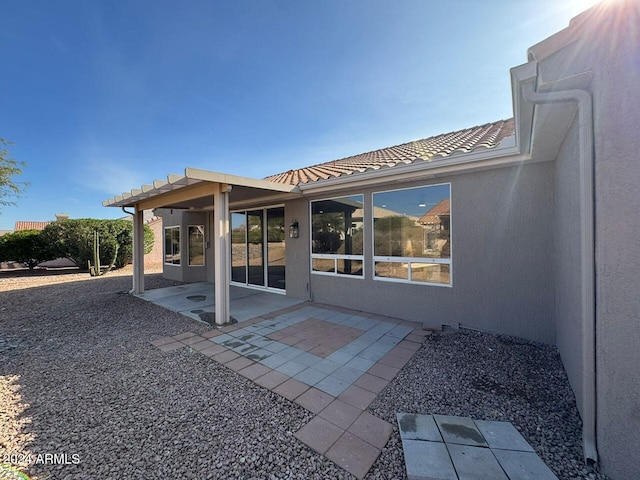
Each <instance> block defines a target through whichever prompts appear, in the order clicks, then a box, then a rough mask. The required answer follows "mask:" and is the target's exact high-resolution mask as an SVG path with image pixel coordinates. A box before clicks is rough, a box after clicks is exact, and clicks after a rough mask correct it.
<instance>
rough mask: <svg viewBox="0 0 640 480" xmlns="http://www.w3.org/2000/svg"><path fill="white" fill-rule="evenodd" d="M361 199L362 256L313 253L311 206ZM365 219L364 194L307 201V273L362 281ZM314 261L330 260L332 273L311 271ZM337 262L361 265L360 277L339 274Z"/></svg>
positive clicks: (363, 273)
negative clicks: (347, 261) (350, 261)
mask: <svg viewBox="0 0 640 480" xmlns="http://www.w3.org/2000/svg"><path fill="white" fill-rule="evenodd" d="M356 196H359V197H362V223H363V229H362V254H361V255H353V254H345V253H313V204H314V203H315V202H326V201H328V200H335V199H339V198H348V197H356ZM366 217H367V205H366V195H365V194H364V193H354V194H352V195H336V196H332V197H324V198H317V199H314V200H309V271H310V272H311V274H312V275H325V276H329V277H340V278H355V279H359V280H364V279H365V276H366V273H367V272H366V262H365V255H364V248H365V243H366V242H365V236H366V235H365V228H364V222H365V221H366V220H365V219H366ZM314 259H324V260H327V259H332V260H333V272H323V271H320V270H314V269H313V260H314ZM338 260H356V261H359V262H360V263H361V264H362V274H361V275H351V274H347V273H339V272H338Z"/></svg>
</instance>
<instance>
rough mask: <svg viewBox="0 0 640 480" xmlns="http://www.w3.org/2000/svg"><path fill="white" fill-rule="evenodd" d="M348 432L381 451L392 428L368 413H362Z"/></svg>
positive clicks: (387, 423)
mask: <svg viewBox="0 0 640 480" xmlns="http://www.w3.org/2000/svg"><path fill="white" fill-rule="evenodd" d="M348 432H349V433H353V434H354V435H355V436H357V437H359V438H361V439H362V440H364V441H365V442H367V443H369V444H371V445H373V446H374V447H376V448H379V449H380V450H382V449H383V448H384V446H385V445H386V444H387V441H389V437H390V436H391V432H393V426H392V425H391V424H390V423H389V422H385V421H384V420H381V419H380V418H378V417H376V416H374V415H371V414H370V413H369V412H362V414H360V416H359V417H358V418H357V419H356V421H355V422H353V424H352V425H351V426H350V427H349V429H348Z"/></svg>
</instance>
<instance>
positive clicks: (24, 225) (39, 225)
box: [13, 220, 51, 232]
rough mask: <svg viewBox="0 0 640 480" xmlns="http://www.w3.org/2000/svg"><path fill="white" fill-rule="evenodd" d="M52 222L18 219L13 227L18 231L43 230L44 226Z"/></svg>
mask: <svg viewBox="0 0 640 480" xmlns="http://www.w3.org/2000/svg"><path fill="white" fill-rule="evenodd" d="M50 223H51V222H25V221H21V220H18V221H17V222H16V224H15V226H14V227H13V230H14V231H16V232H20V231H22V230H43V229H44V227H46V226H47V225H49V224H50Z"/></svg>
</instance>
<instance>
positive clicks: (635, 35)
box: [540, 2, 640, 480]
mask: <svg viewBox="0 0 640 480" xmlns="http://www.w3.org/2000/svg"><path fill="white" fill-rule="evenodd" d="M627 3H628V4H627V5H626V6H624V5H623V6H621V7H620V8H622V9H623V10H622V13H621V15H609V16H608V17H604V16H602V15H600V16H599V17H594V19H593V20H592V24H591V26H590V27H589V28H588V29H587V31H586V33H585V34H584V35H583V36H582V37H581V38H580V39H579V40H578V41H577V42H575V43H573V44H570V45H568V46H567V47H565V48H563V49H561V50H560V51H558V52H557V53H555V54H554V55H552V56H550V57H549V58H547V59H545V60H543V61H542V62H541V64H540V67H541V72H542V75H543V78H544V80H545V81H547V82H548V81H552V80H556V79H559V78H562V77H566V76H570V75H574V74H576V73H580V72H583V71H590V72H592V73H593V80H592V82H591V85H590V87H589V92H590V93H591V94H592V97H593V119H594V120H593V124H594V130H595V138H594V142H595V143H594V153H595V159H594V168H595V189H594V191H595V244H596V246H595V264H596V267H595V269H596V271H595V288H596V298H595V299H594V302H595V311H596V326H595V328H596V372H597V373H596V375H597V378H596V385H597V387H596V388H597V399H596V402H597V422H596V423H597V447H598V453H599V463H600V467H601V469H602V471H604V472H605V473H606V474H607V475H609V477H610V478H611V479H612V480H626V479H631V478H640V462H638V459H637V452H639V451H640V248H639V245H640V214H639V213H638V212H640V166H639V165H640V164H639V163H638V161H639V157H638V138H639V137H638V129H639V128H640V87H639V85H640V30H638V25H640V6H639V5H638V4H637V3H633V2H627ZM632 4H633V5H634V7H635V10H632V9H631V8H630V7H631V5H632ZM577 141H578V137H577V128H576V125H575V124H574V125H573V126H572V128H571V130H570V131H569V134H568V136H567V137H566V138H565V142H564V144H563V146H562V148H561V150H560V153H559V155H558V159H557V162H556V175H555V177H556V188H555V195H556V205H555V208H554V214H555V219H554V229H555V231H556V238H555V242H554V244H555V247H556V261H555V272H556V275H555V279H556V294H555V299H556V300H555V309H556V313H555V318H556V322H555V323H556V332H557V339H558V348H559V350H560V352H561V355H562V359H563V362H564V365H565V368H566V370H567V373H568V375H569V378H570V381H571V385H572V387H573V389H574V391H575V393H576V399H577V402H578V406H579V408H580V409H581V410H582V402H583V399H582V391H581V387H580V382H581V377H582V373H583V370H584V367H585V365H583V359H582V351H581V346H580V345H581V340H580V338H581V335H582V332H583V329H584V325H583V321H582V319H581V318H580V317H579V314H578V313H577V312H579V311H580V307H579V305H580V303H579V302H580V297H579V292H580V291H579V278H580V277H579V271H578V270H577V268H576V266H577V265H578V263H577V261H578V260H577V259H578V257H577V254H578V252H577V244H576V243H577V240H578V239H579V237H578V235H579V231H578V225H579V224H578V218H579V217H578V206H579V204H578V198H579V197H578V190H577V188H578V185H577V175H578V172H577V169H578V166H577Z"/></svg>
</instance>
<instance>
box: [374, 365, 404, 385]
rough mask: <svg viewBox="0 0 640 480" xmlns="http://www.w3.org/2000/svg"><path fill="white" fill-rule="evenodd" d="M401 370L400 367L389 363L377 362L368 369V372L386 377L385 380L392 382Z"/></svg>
mask: <svg viewBox="0 0 640 480" xmlns="http://www.w3.org/2000/svg"><path fill="white" fill-rule="evenodd" d="M399 371H400V369H399V368H397V367H391V366H389V365H385V364H384V363H376V364H375V365H374V366H372V367H371V368H370V369H369V370H367V373H368V374H370V375H374V376H376V377H380V378H384V379H385V380H387V381H389V382H390V381H391V380H393V377H395V376H396V375H397V373H398V372H399Z"/></svg>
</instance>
